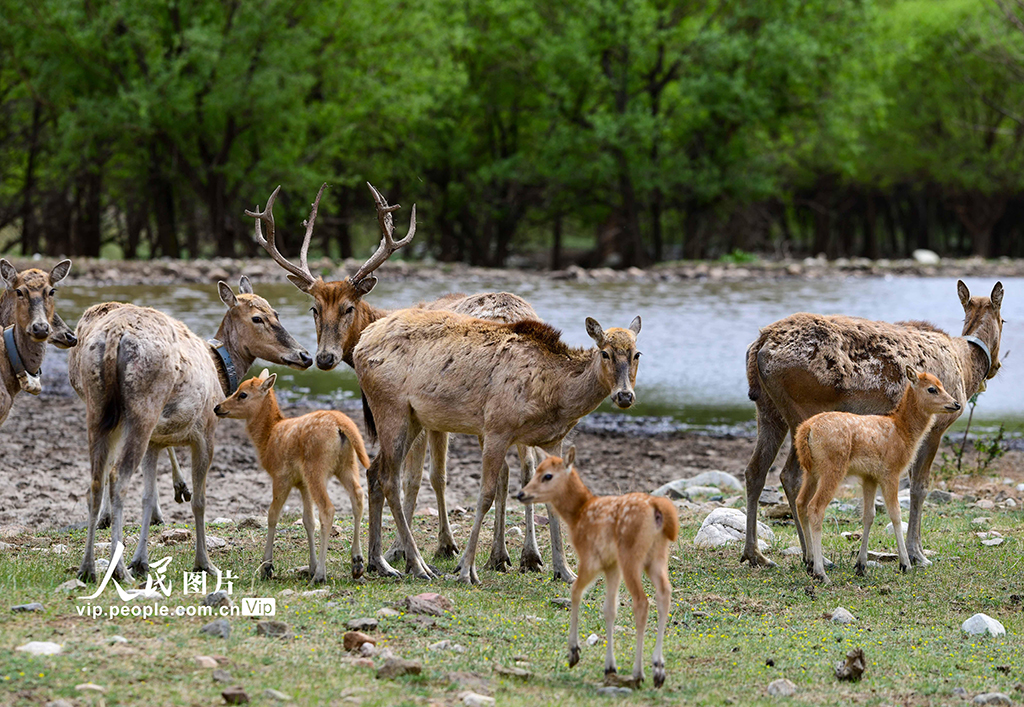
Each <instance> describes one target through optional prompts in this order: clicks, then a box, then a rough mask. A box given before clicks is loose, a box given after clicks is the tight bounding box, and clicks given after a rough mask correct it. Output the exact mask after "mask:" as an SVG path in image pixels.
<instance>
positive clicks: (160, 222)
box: [149, 145, 197, 258]
mask: <svg viewBox="0 0 1024 707" xmlns="http://www.w3.org/2000/svg"><path fill="white" fill-rule="evenodd" d="M160 163H161V160H160V155H159V154H158V153H157V149H156V146H155V145H153V146H152V147H151V148H150V173H149V192H150V202H151V203H152V204H153V217H154V218H155V219H156V245H157V246H158V248H159V251H160V255H163V256H164V257H165V258H180V257H181V250H180V246H179V245H178V228H177V224H176V223H175V209H174V187H173V186H172V185H171V183H170V181H169V180H168V179H167V177H166V176H165V175H164V174H163V173H162V172H161V171H160V167H159V165H160ZM189 254H190V255H191V256H192V257H193V258H195V257H196V255H197V254H196V253H189ZM156 255H157V248H153V249H152V251H151V252H150V257H156Z"/></svg>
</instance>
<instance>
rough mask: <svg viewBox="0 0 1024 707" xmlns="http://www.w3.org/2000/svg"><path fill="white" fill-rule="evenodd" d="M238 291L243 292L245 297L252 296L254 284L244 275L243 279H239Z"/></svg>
mask: <svg viewBox="0 0 1024 707" xmlns="http://www.w3.org/2000/svg"><path fill="white" fill-rule="evenodd" d="M238 291H239V292H241V293H242V294H243V295H251V294H252V283H251V282H249V278H247V277H246V276H245V275H242V277H240V278H239V279H238Z"/></svg>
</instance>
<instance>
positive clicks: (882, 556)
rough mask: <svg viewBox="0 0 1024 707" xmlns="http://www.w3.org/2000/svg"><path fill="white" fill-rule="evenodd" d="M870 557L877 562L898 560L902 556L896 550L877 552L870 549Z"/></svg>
mask: <svg viewBox="0 0 1024 707" xmlns="http://www.w3.org/2000/svg"><path fill="white" fill-rule="evenodd" d="M868 559H869V560H873V561H875V562H896V561H897V560H899V559H900V556H899V555H898V554H897V553H895V552H877V551H875V550H868Z"/></svg>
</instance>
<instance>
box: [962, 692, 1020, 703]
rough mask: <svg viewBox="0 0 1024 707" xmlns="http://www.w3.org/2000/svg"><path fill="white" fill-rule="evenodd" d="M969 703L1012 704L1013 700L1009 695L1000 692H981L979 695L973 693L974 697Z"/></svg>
mask: <svg viewBox="0 0 1024 707" xmlns="http://www.w3.org/2000/svg"><path fill="white" fill-rule="evenodd" d="M971 704H975V705H1007V706H1009V705H1012V704H1013V700H1011V699H1010V696H1009V695H1007V694H1004V693H1002V692H983V693H981V694H980V695H975V696H974V699H973V700H971Z"/></svg>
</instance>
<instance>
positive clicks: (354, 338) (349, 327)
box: [245, 183, 416, 371]
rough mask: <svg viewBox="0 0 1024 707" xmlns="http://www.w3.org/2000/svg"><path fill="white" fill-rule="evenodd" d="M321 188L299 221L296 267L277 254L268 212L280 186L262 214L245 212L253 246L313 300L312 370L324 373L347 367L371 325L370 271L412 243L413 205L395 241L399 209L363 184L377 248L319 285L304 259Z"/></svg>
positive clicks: (320, 280) (272, 222)
mask: <svg viewBox="0 0 1024 707" xmlns="http://www.w3.org/2000/svg"><path fill="white" fill-rule="evenodd" d="M326 186H327V185H326V184H324V185H323V186H321V187H320V192H319V193H318V194H317V196H316V201H314V202H313V208H312V210H311V211H310V214H309V218H308V219H306V221H305V222H304V225H305V226H306V236H305V239H304V240H303V242H302V248H301V250H300V251H299V265H297V266H296V265H295V264H293V263H291V262H289V261H288V259H287V258H285V257H284V256H283V255H281V253H280V251H279V250H278V249H277V244H276V241H275V232H274V215H273V212H272V209H273V205H274V200H275V199H276V198H277V194H278V192H279V191H280V190H281V187H278V188H277V189H275V190H274V193H273V194H271V195H270V199H268V200H267V206H266V208H265V209H264V210H263V211H261V212H255V211H246V212H245V213H246V215H247V216H251V217H253V218H255V219H256V236H255V237H256V241H257V242H258V243H259V244H260V245H261V246H263V248H264V249H265V250H266V251H267V252H268V253H269V254H270V256H271V257H272V258H273V259H274V260H275V261H276V262H277V264H278V265H280V266H281V267H282V268H284V269H285V270H287V271H288V272H289V273H290V274H289V275H288V279H289V280H291V282H292V284H294V285H295V286H296V287H298V288H299V289H300V290H302V291H303V292H305V293H306V294H308V295H309V296H310V297H312V298H313V306H312V307H310V311H312V312H313V322H314V323H315V325H316V342H317V351H316V365H317V368H320V369H322V370H324V371H329V370H331V369H332V368H334V367H335V366H337V365H338V363H340V362H341V361H345V362H346V363H348V364H349V365H352V350H353V349H354V348H355V346H356V344H357V343H358V342H359V336H360V334H361V333H362V331H363V329H364V328H365V327H366V326H367V325H368V324H369V323H370V322H371V321H372V319H371V314H370V307H369V305H367V304H366V303H364V302H363V301H362V298H363V296H364V295H366V294H367V293H369V292H370V290H372V289H373V287H374V285H376V284H377V278H376V277H374V276H373V275H372V273H373V271H374V270H376V269H377V268H378V267H380V266H381V264H383V263H384V262H385V261H386V260H387V259H388V258H389V257H391V254H392V253H394V252H395V251H396V250H398V249H399V248H401V247H402V246H404V245H407V244H408V243H409V242H410V241H412V239H413V236H414V235H416V205H415V204H414V205H413V207H412V215H411V217H410V219H409V232H408V233H407V234H406V236H405V238H402V239H401V240H399V241H395V239H394V233H395V224H394V218H393V217H392V215H391V214H392V213H393V212H394V211H397V210H398V209H399V208H400V207H399V205H398V204H394V205H392V206H389V205H388V202H387V200H386V199H384V197H383V196H382V195H381V193H380V192H379V191H377V190H376V189H374V187H373V185H371V184H370V183H367V186H368V187H369V188H370V192H371V193H372V194H373V200H374V203H375V204H376V206H377V221H378V223H379V224H380V230H381V241H380V246H378V248H377V250H376V252H375V253H374V254H373V255H371V256H370V258H369V260H367V261H366V262H365V263H363V265H362V266H361V267H360V268H359V269H358V270H357V271H356V272H355V274H353V275H352V276H350V277H347V278H345V279H344V280H339V281H335V282H324V280H323V278H322V277H314V276H313V274H312V273H311V272H310V270H309V266H308V265H307V264H306V255H307V253H308V252H309V242H310V239H311V238H312V236H313V223H314V221H315V220H316V214H317V209H318V208H319V205H320V195H321V194H323V191H324V188H325V187H326ZM261 223H264V224H266V225H267V233H268V235H267V237H266V238H264V237H263V232H262V228H261Z"/></svg>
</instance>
